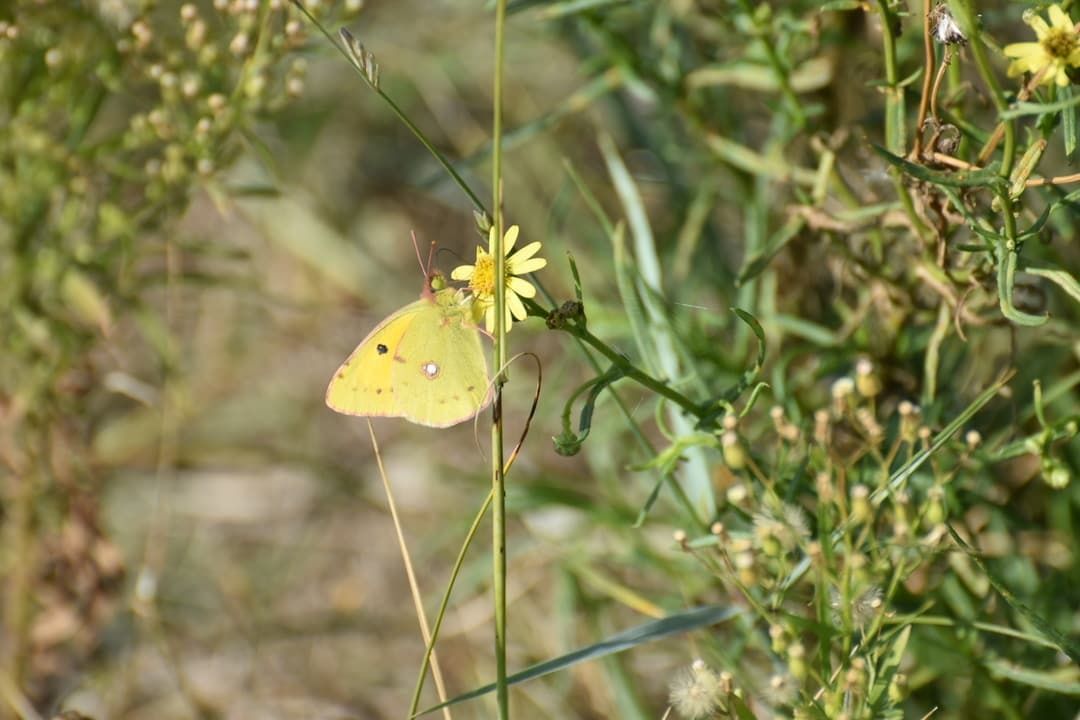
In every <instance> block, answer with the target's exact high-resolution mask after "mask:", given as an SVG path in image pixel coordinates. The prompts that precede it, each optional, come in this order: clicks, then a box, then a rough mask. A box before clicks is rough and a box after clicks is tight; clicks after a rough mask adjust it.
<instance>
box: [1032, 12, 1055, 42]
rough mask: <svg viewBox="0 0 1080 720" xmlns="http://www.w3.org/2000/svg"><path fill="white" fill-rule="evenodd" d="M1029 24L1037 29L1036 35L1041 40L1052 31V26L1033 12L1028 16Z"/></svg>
mask: <svg viewBox="0 0 1080 720" xmlns="http://www.w3.org/2000/svg"><path fill="white" fill-rule="evenodd" d="M1027 24H1028V25H1030V26H1031V29H1032V30H1034V31H1035V37H1037V38H1039V40H1042V39H1043V38H1045V37H1046V34H1047V33H1048V32H1050V26H1049V25H1047V24H1046V21H1045V20H1043V19H1042V18H1041V17H1039V16H1038V15H1036V14H1035V13H1032V14H1031V17H1029V18H1027Z"/></svg>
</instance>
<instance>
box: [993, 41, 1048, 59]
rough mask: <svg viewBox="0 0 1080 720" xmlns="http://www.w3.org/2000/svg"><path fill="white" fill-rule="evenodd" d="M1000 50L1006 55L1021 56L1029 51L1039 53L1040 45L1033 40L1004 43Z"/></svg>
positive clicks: (1040, 52) (1040, 50)
mask: <svg viewBox="0 0 1080 720" xmlns="http://www.w3.org/2000/svg"><path fill="white" fill-rule="evenodd" d="M1001 52H1003V53H1005V56H1006V57H1014V58H1018V57H1023V56H1025V55H1029V54H1031V53H1037V54H1040V55H1041V54H1042V45H1041V44H1039V43H1033V42H1022V43H1013V44H1011V45H1006V46H1005V48H1004V49H1003V50H1002V51H1001Z"/></svg>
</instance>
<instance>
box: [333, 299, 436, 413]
mask: <svg viewBox="0 0 1080 720" xmlns="http://www.w3.org/2000/svg"><path fill="white" fill-rule="evenodd" d="M426 305H430V302H429V301H427V300H418V301H416V302H414V303H411V304H409V305H406V306H405V307H403V308H401V309H400V310H398V311H397V312H394V313H392V314H391V315H390V316H389V317H387V318H386V319H385V320H383V321H382V322H381V323H379V324H378V325H377V326H376V327H375V329H374V330H372V331H371V332H370V333H368V335H367V337H365V338H364V339H363V340H362V341H360V344H359V345H357V346H356V349H355V350H353V352H352V354H351V355H349V357H348V359H346V360H345V362H344V363H342V365H341V367H340V368H338V370H337V372H336V373H334V377H333V378H331V380H330V385H329V387H327V388H326V404H327V405H328V406H329V407H330V408H331V409H333V410H336V411H337V412H339V413H344V414H346V415H359V416H368V417H396V416H400V415H401V413H400V412H399V411H398V409H397V401H396V398H395V397H394V387H393V376H394V373H393V370H394V364H395V360H394V358H395V357H398V347H399V346H400V344H401V339H402V338H403V337H404V336H405V334H406V333H407V332H408V330H409V328H410V327H412V324H413V322H414V321H415V320H416V317H417V314H418V313H419V312H420V311H422V310H423V309H424V307H425V306H426Z"/></svg>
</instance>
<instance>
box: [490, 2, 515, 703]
mask: <svg viewBox="0 0 1080 720" xmlns="http://www.w3.org/2000/svg"><path fill="white" fill-rule="evenodd" d="M505 43H506V0H497V2H496V4H495V73H494V74H495V79H494V88H493V89H492V98H493V100H492V104H493V111H492V122H491V126H492V129H491V136H492V137H491V195H492V199H491V206H492V209H493V212H494V213H495V217H494V227H495V240H494V242H493V243H492V248H491V252H492V253H493V254H494V256H495V334H494V339H495V351H494V352H495V363H494V365H495V398H494V402H493V403H492V425H491V490H492V495H493V500H494V502H493V504H492V513H491V529H492V552H491V555H492V576H493V584H494V588H493V590H494V591H493V595H494V597H493V600H494V603H495V608H494V615H495V696H496V703H497V705H498V717H499V720H509V717H510V690H509V686H508V685H507V683H506V476H505V468H504V466H503V421H502V389H503V385H504V384H505V383H506V371H505V368H506V331H507V327H506V309H505V308H506V282H505V278H506V257H505V256H504V251H503V227H504V225H505V223H506V221H505V218H504V217H503V197H502V129H503V128H502V120H503V118H502V101H503V98H502V90H503V63H504V60H505V51H506V47H505Z"/></svg>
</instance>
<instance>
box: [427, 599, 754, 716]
mask: <svg viewBox="0 0 1080 720" xmlns="http://www.w3.org/2000/svg"><path fill="white" fill-rule="evenodd" d="M744 612H746V611H745V609H744V608H740V607H734V606H731V605H706V606H704V607H698V608H694V609H693V610H687V611H685V612H681V613H676V614H674V615H669V616H668V617H666V618H663V619H662V620H655V621H653V622H649V623H645V624H644V625H639V626H638V627H636V628H632V629H630V630H627V631H625V632H621V633H618V634H617V635H612V636H611V637H610V638H608V639H607V640H602V641H600V642H598V643H594V644H592V645H589V646H587V647H584V648H580V649H578V650H574V651H573V652H570V653H567V654H566V655H562V656H560V657H557V658H553V659H551V660H545V661H544V662H542V663H537V664H536V665H533V666H531V667H529V668H526V669H525V670H522V671H521V672H519V673H514V674H513V675H511V676H510V677H508V678H507V679H506V682H507V684H508V685H516V684H518V683H522V682H525V681H526V680H535V679H536V678H539V677H543V676H544V675H550V674H551V673H553V672H558V671H559V670H565V669H566V668H569V667H572V666H574V665H577V664H578V663H582V662H586V661H588V660H596V659H598V658H602V657H604V656H606V655H612V654H614V653H619V652H623V651H624V650H630V649H632V648H635V647H637V646H639V645H644V644H645V643H650V642H653V641H655V640H660V639H662V638H666V637H670V636H672V635H679V634H682V633H686V632H689V631H691V630H696V629H697V628H701V627H707V626H709V625H715V624H716V623H720V622H724V621H725V620H730V619H731V618H733V617H736V616H737V615H741V614H742V613H744ZM494 689H495V684H494V683H491V684H488V685H484V686H483V687H479V688H476V689H475V690H470V691H469V692H467V693H464V694H462V695H458V696H457V697H455V698H453V699H451V700H447V701H446V702H445V703H441V704H439V705H435V706H434V707H430V708H428V709H427V710H424V711H422V712H420V713H417V714H416V715H415V716H414V717H419V716H421V715H427V714H428V713H430V712H434V711H435V710H440V709H442V708H444V707H446V706H448V705H456V704H458V703H460V702H464V701H465V700H471V699H473V698H477V697H480V696H482V695H486V694H488V693H490V692H491V691H493V690H494Z"/></svg>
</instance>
